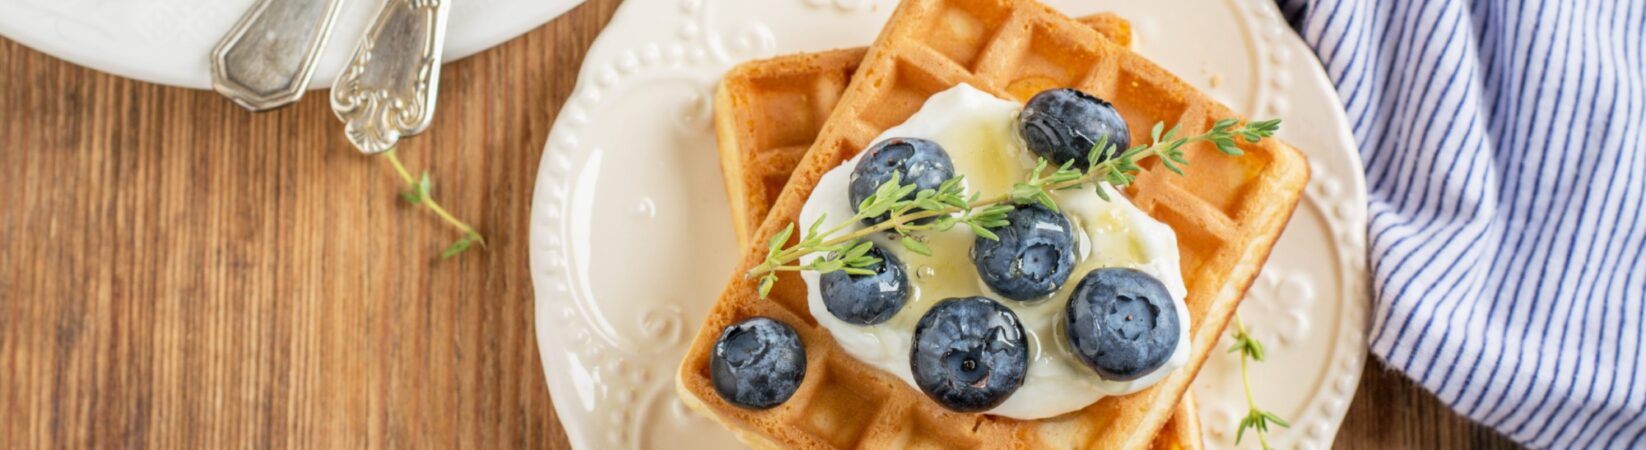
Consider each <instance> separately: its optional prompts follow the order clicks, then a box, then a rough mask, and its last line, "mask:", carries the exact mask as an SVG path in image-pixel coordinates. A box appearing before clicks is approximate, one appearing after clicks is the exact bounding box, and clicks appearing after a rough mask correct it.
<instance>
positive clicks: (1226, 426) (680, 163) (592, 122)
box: [530, 0, 1368, 448]
mask: <svg viewBox="0 0 1646 450" xmlns="http://www.w3.org/2000/svg"><path fill="white" fill-rule="evenodd" d="M1047 3H1049V4H1050V5H1052V6H1053V7H1056V8H1059V9H1061V10H1062V11H1063V12H1065V13H1069V14H1071V15H1086V14H1091V13H1095V12H1099V11H1105V10H1106V11H1115V12H1117V13H1119V14H1120V15H1121V16H1124V17H1126V18H1127V19H1129V20H1131V21H1132V23H1133V30H1134V33H1135V44H1134V48H1135V49H1136V50H1137V51H1138V52H1139V53H1141V54H1143V55H1144V56H1147V57H1149V58H1151V59H1154V60H1155V61H1157V62H1158V63H1160V64H1162V65H1163V66H1165V67H1166V68H1168V69H1170V70H1171V71H1173V72H1174V73H1176V74H1178V75H1179V76H1180V77H1181V78H1183V79H1184V80H1185V81H1187V82H1189V83H1191V84H1193V85H1194V86H1196V87H1197V88H1199V89H1202V90H1204V91H1205V92H1208V93H1209V94H1211V95H1212V96H1214V97H1215V98H1217V99H1218V100H1220V101H1222V102H1223V103H1225V104H1227V105H1229V106H1231V107H1232V108H1234V109H1235V110H1237V111H1240V112H1241V113H1243V114H1246V115H1249V116H1251V117H1256V118H1265V117H1278V118H1281V119H1284V120H1285V124H1284V125H1283V126H1282V128H1281V131H1280V133H1279V137H1280V138H1282V139H1284V140H1286V141H1287V142H1289V143H1291V144H1293V145H1295V146H1296V147H1298V148H1299V149H1302V150H1303V151H1304V152H1305V153H1306V154H1307V155H1308V157H1309V159H1310V164H1311V168H1312V172H1313V178H1312V180H1311V181H1310V183H1309V185H1308V186H1307V188H1306V189H1305V191H1304V199H1303V201H1302V202H1301V203H1300V207H1299V208H1298V211H1297V212H1296V213H1295V215H1294V216H1293V220H1292V222H1291V224H1290V226H1289V227H1288V228H1287V232H1286V233H1285V235H1284V236H1283V237H1282V238H1281V240H1280V242H1279V243H1278V244H1277V245H1276V247H1275V250H1274V253H1273V254H1272V255H1271V257H1270V259H1269V262H1268V264H1267V265H1266V266H1265V269H1264V271H1263V273H1262V274H1261V275H1260V276H1259V278H1258V279H1257V280H1256V282H1255V283H1254V284H1253V286H1252V288H1251V290H1250V291H1249V293H1248V296H1247V301H1246V302H1245V303H1244V304H1243V305H1242V307H1241V312H1242V317H1243V319H1244V322H1245V324H1246V325H1247V327H1248V328H1249V329H1250V331H1251V332H1252V333H1253V334H1254V335H1255V337H1257V338H1258V339H1260V340H1261V341H1263V342H1265V343H1266V345H1267V347H1268V349H1269V359H1268V360H1267V361H1265V362H1263V363H1258V364H1256V365H1255V366H1253V368H1252V379H1253V381H1254V383H1253V384H1254V386H1253V389H1254V391H1255V392H1256V395H1257V397H1258V401H1259V402H1260V403H1261V404H1262V406H1263V407H1264V408H1265V409H1269V410H1271V411H1274V412H1276V413H1277V414H1279V415H1281V416H1282V417H1285V418H1287V419H1290V420H1291V422H1292V427H1291V428H1288V429H1278V430H1274V431H1273V432H1272V434H1271V437H1270V442H1271V443H1272V444H1275V445H1276V446H1277V447H1282V448H1325V447H1329V446H1330V445H1331V443H1332V438H1333V437H1334V435H1335V433H1336V429H1337V427H1338V424H1339V422H1340V421H1341V419H1342V417H1343V414H1344V413H1345V412H1346V410H1347V408H1348V402H1349V400H1350V399H1351V398H1353V394H1354V390H1355V388H1356V385H1357V383H1358V378H1359V376H1360V373H1361V369H1362V365H1363V364H1364V358H1365V354H1366V352H1365V341H1364V337H1365V332H1366V309H1367V301H1368V299H1367V295H1366V292H1367V291H1366V289H1367V288H1366V285H1365V281H1364V280H1365V278H1366V276H1365V267H1364V266H1363V255H1364V245H1365V244H1364V230H1365V227H1364V223H1365V214H1366V213H1365V204H1366V199H1365V187H1364V180H1363V179H1362V177H1361V175H1360V174H1361V173H1362V172H1361V165H1360V161H1359V159H1358V156H1357V155H1356V152H1355V150H1354V148H1355V147H1354V143H1353V140H1352V137H1351V135H1350V133H1349V127H1348V124H1347V122H1346V120H1345V119H1344V116H1343V112H1342V110H1341V107H1340V106H1339V105H1340V102H1339V101H1338V99H1337V98H1336V96H1335V93H1334V90H1333V88H1332V86H1331V84H1330V82H1329V81H1328V80H1327V79H1326V77H1325V75H1324V73H1323V72H1322V71H1321V69H1320V68H1319V66H1318V63H1316V62H1315V60H1314V58H1313V57H1312V56H1311V52H1310V51H1309V49H1308V48H1307V47H1306V46H1305V45H1304V44H1303V43H1302V42H1301V41H1300V40H1298V39H1297V38H1296V36H1295V35H1294V34H1293V33H1291V31H1290V30H1289V29H1288V28H1287V27H1286V25H1285V23H1284V22H1283V21H1282V20H1281V19H1280V17H1279V14H1278V11H1276V10H1275V7H1274V5H1273V4H1272V3H1271V2H1268V1H1263V0H1192V1H1190V0H1185V1H1182V2H1153V1H1148V0H1116V1H1111V2H1098V3H1093V2H1080V1H1073V0H1067V1H1058V0H1052V1H1048V2H1047ZM893 6H895V4H894V2H893V0H718V1H716V0H629V1H628V2H626V3H625V4H624V5H623V6H622V7H620V8H619V9H618V11H617V13H616V15H615V16H614V18H613V20H612V22H611V25H609V26H608V28H607V29H606V30H605V31H604V32H603V33H602V35H601V37H600V38H599V39H598V40H597V41H596V42H595V44H594V46H593V47H592V48H591V50H590V52H589V55H588V56H587V58H586V59H585V64H584V66H583V67H582V69H581V72H580V73H579V82H578V87H577V89H576V90H575V91H574V92H573V94H572V95H571V97H570V99H569V100H568V101H567V102H566V104H565V106H564V107H563V109H562V110H561V113H560V115H559V116H558V117H557V119H556V123H555V125H554V128H553V129H552V131H551V132H550V135H549V138H548V142H547V144H546V145H545V149H544V153H543V156H542V162H541V167H540V169H539V176H538V180H537V186H536V190H535V193H534V198H533V204H532V224H531V229H532V236H531V249H530V254H531V267H532V276H533V283H534V287H535V291H536V314H537V324H538V346H539V351H540V352H541V355H542V359H543V364H544V372H545V375H546V377H547V378H548V383H549V387H550V390H551V394H552V395H553V397H554V399H555V408H556V410H557V412H558V413H559V417H560V419H561V421H562V424H563V425H564V426H565V429H566V432H567V435H568V437H569V438H570V439H571V441H572V443H573V444H574V445H575V446H578V447H580V448H664V447H666V448H727V447H733V446H736V445H737V444H736V440H734V439H733V438H732V437H731V435H730V434H729V433H726V432H724V431H721V428H720V427H719V426H717V425H715V424H714V422H712V421H710V420H708V419H706V418H702V417H698V416H696V415H694V414H693V413H692V412H690V411H689V410H687V408H685V407H684V405H682V404H681V402H680V401H679V400H678V399H677V397H676V396H675V392H674V389H673V386H674V374H675V369H676V367H677V365H678V364H679V360H680V358H681V355H682V354H683V353H684V351H685V349H686V346H687V344H688V340H689V339H690V336H693V335H695V334H696V328H697V327H698V326H699V324H700V323H701V322H702V319H703V316H704V314H705V313H706V311H707V310H708V308H709V307H710V305H711V304H712V303H713V302H714V300H715V298H716V297H717V295H718V294H719V292H720V290H721V288H722V287H723V286H724V284H725V282H726V281H727V280H728V279H729V277H731V276H733V274H732V273H731V271H732V267H733V265H734V263H735V259H736V258H737V257H738V254H739V253H740V250H741V249H740V248H738V247H737V245H736V244H735V238H734V231H733V228H732V223H731V218H730V213H729V210H728V206H727V204H726V195H725V192H724V190H723V188H722V183H721V180H720V173H719V169H718V167H719V161H718V156H717V153H716V149H715V143H714V138H713V135H714V133H713V130H712V129H711V125H712V114H711V111H710V104H711V103H712V102H711V98H712V92H713V91H714V88H715V85H716V83H717V81H718V80H719V78H720V76H721V75H722V74H723V73H724V72H725V71H726V70H727V69H728V68H730V67H731V66H732V65H735V64H737V63H739V62H742V61H746V60H750V59H756V58H763V57H769V56H775V55H779V54H787V53H793V52H799V51H815V50H824V49H831V48H841V47H852V46H860V45H864V44H867V43H869V42H870V41H871V40H873V39H874V36H875V35H876V34H877V32H878V30H879V28H880V27H881V25H882V24H883V23H884V21H885V19H886V17H887V15H888V14H890V12H891V10H892V7H893ZM1185 30H1188V31H1187V32H1186V31H1185ZM1189 170H1193V168H1192V166H1191V168H1190V169H1189ZM1227 339H1228V338H1227V336H1226V337H1225V340H1227ZM1221 347H1227V344H1226V343H1225V344H1223V345H1221ZM1193 389H1194V391H1195V392H1194V393H1195V395H1196V397H1197V399H1198V400H1199V401H1200V405H1201V407H1200V412H1201V417H1202V420H1203V426H1204V427H1205V439H1206V444H1207V446H1208V447H1209V448H1233V447H1234V445H1233V444H1234V442H1233V441H1234V437H1235V427H1236V425H1237V423H1238V421H1239V419H1240V417H1242V416H1243V415H1244V414H1245V411H1246V401H1245V398H1244V394H1243V390H1242V389H1241V387H1240V377H1239V372H1238V360H1237V359H1235V357H1234V355H1233V354H1224V353H1218V354H1215V355H1214V356H1213V357H1212V358H1210V360H1209V361H1208V362H1207V364H1206V365H1205V367H1204V369H1203V370H1202V371H1201V373H1200V377H1199V378H1198V379H1197V381H1196V382H1195V384H1194V387H1193ZM1247 444H1248V445H1250V443H1247Z"/></svg>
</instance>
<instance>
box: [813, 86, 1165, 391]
mask: <svg viewBox="0 0 1646 450" xmlns="http://www.w3.org/2000/svg"><path fill="white" fill-rule="evenodd" d="M1021 109H1022V106H1021V105H1019V104H1017V103H1015V102H1011V101H1007V100H1002V99H999V98H996V97H994V96H992V95H990V94H988V93H985V92H983V91H980V90H978V89H976V88H973V87H971V86H969V85H965V84H961V85H957V86H955V87H953V88H950V89H948V90H946V91H943V92H940V93H937V94H935V95H933V96H931V98H929V99H927V100H926V103H925V105H923V106H922V107H921V109H920V111H918V112H916V113H915V114H914V115H913V116H911V117H909V119H908V120H907V121H906V122H904V123H903V124H901V125H898V126H895V127H892V128H891V129H888V130H886V131H885V132H884V133H882V134H881V135H880V136H878V137H876V138H875V142H880V141H882V140H885V139H890V138H894V137H914V138H924V139H929V140H932V141H935V142H937V143H938V144H939V145H942V146H943V148H944V149H945V150H947V151H948V153H949V157H950V158H951V159H952V160H953V161H954V166H955V171H956V173H958V174H961V175H965V179H966V183H967V189H968V191H969V192H981V193H982V194H983V196H985V197H987V196H990V195H996V194H1001V193H1004V192H1007V191H1009V190H1010V189H1011V186H1012V184H1013V183H1015V182H1017V181H1020V180H1024V179H1027V175H1028V173H1029V171H1030V170H1032V169H1033V168H1034V164H1035V161H1036V159H1035V157H1034V155H1033V154H1032V153H1031V152H1029V151H1028V150H1027V149H1026V148H1025V147H1024V144H1023V140H1022V139H1021V138H1020V137H1019V136H1018V134H1017V126H1016V124H1017V114H1018V112H1019V111H1020V110H1021ZM864 153H866V152H863V153H859V154H858V155H857V157H856V158H853V159H852V160H850V161H847V162H846V163H844V164H841V165H840V166H839V167H836V168H834V169H833V170H830V171H829V172H828V173H826V174H824V176H823V178H822V179H821V180H820V181H819V182H818V184H817V187H816V189H814V190H813V191H812V195H811V198H809V199H808V200H807V201H806V204H805V205H804V206H803V207H802V209H801V211H800V221H799V223H802V224H809V223H812V222H813V221H815V220H817V218H818V217H819V216H820V215H823V214H828V217H829V222H830V223H831V224H833V223H838V221H839V220H844V219H845V218H848V217H851V216H852V215H853V213H852V209H851V205H850V200H849V199H848V197H847V186H848V184H849V181H850V179H851V172H852V169H853V168H854V167H856V165H857V158H861V157H863V155H864ZM1102 188H1103V189H1106V190H1107V194H1108V196H1109V198H1110V201H1104V200H1103V199H1102V198H1100V197H1098V195H1097V193H1096V192H1094V190H1093V189H1092V188H1090V187H1087V188H1082V189H1073V190H1066V191H1057V192H1053V193H1052V197H1053V198H1054V199H1055V200H1056V201H1057V204H1058V207H1059V208H1060V209H1061V210H1062V212H1063V213H1064V214H1065V215H1066V216H1068V218H1069V221H1070V222H1071V223H1072V224H1073V225H1074V227H1075V231H1076V232H1075V234H1076V239H1077V240H1078V241H1079V242H1078V243H1077V245H1076V249H1075V257H1076V261H1077V265H1076V266H1075V268H1074V270H1073V272H1072V273H1071V275H1070V277H1069V281H1068V282H1066V283H1064V285H1063V287H1062V288H1061V289H1059V290H1058V292H1056V293H1055V294H1053V295H1052V296H1051V297H1050V298H1048V299H1045V300H1039V301H1033V302H1018V301H1013V300H1009V299H1006V298H1005V297H1003V296H1000V295H998V294H995V293H994V292H993V291H992V290H990V288H989V287H988V286H987V285H985V284H984V283H983V280H982V278H980V277H978V275H977V269H976V267H975V266H974V265H973V264H972V259H971V257H970V254H971V253H970V252H971V248H972V242H973V240H974V239H975V237H974V235H973V234H972V233H971V231H970V230H968V229H967V228H966V227H964V226H960V227H955V228H954V229H951V230H949V231H946V232H935V231H928V232H926V233H925V237H926V238H927V244H928V245H929V246H930V247H931V249H932V254H933V256H924V255H920V254H918V253H914V252H910V251H908V250H907V249H904V248H903V247H902V246H901V245H899V244H898V243H897V242H895V241H894V240H892V239H887V238H886V237H885V236H875V237H873V239H875V240H876V241H877V243H878V244H880V245H881V246H882V247H883V248H885V249H887V250H889V251H891V252H892V253H894V254H895V255H896V256H897V257H898V258H899V259H901V260H902V261H903V263H904V264H905V265H907V269H908V273H909V277H910V283H911V286H912V289H911V292H910V298H909V299H908V301H907V302H906V304H905V305H904V307H903V309H902V310H901V311H898V312H897V314H896V315H895V316H893V317H892V319H891V320H889V321H886V322H884V323H881V324H877V325H869V326H862V325H854V324H850V323H847V322H844V321H841V320H840V319H837V318H835V317H834V315H833V314H830V313H829V311H828V309H827V308H826V307H824V305H823V298H822V295H821V291H822V290H821V289H819V278H820V276H819V275H818V274H817V273H815V272H801V278H803V279H804V280H805V282H806V287H807V290H808V292H809V294H808V296H809V299H808V301H809V305H810V309H811V313H812V316H813V317H815V318H816V319H817V321H818V323H820V324H822V325H823V327H824V328H826V329H828V330H829V332H830V333H831V334H832V335H833V336H834V338H835V340H836V341H837V342H839V343H840V345H841V347H843V348H845V350H846V352H847V353H848V354H850V355H852V357H854V358H857V360H859V361H862V362H863V363H865V364H868V365H871V366H874V367H876V368H879V369H881V370H885V371H887V372H890V373H892V374H894V375H896V376H897V377H898V378H901V379H903V381H904V382H907V383H909V387H911V388H913V389H916V390H919V389H920V388H919V386H917V385H916V384H915V382H914V375H913V373H912V372H911V369H910V367H909V351H910V347H911V346H912V340H913V338H914V326H915V323H916V322H918V321H919V320H920V317H921V316H923V315H925V313H926V311H927V310H929V309H931V307H932V305H935V304H936V303H937V302H939V301H941V300H943V299H947V298H953V297H970V296H984V297H988V298H991V299H994V300H995V301H997V302H999V303H1000V304H1002V305H1005V306H1006V307H1007V308H1010V309H1011V310H1012V311H1013V312H1015V313H1017V315H1018V318H1019V319H1020V321H1021V322H1022V324H1023V328H1024V331H1026V332H1027V335H1028V342H1029V368H1028V372H1027V376H1026V377H1025V379H1024V382H1023V386H1022V387H1020V388H1018V389H1017V391H1016V392H1014V393H1013V394H1012V395H1011V396H1010V397H1008V398H1007V399H1006V401H1005V402H1004V403H1001V404H1000V405H999V406H996V407H995V408H994V409H991V410H989V411H987V413H988V414H995V415H1000V416H1005V417H1011V418H1015V419H1024V420H1031V419H1041V418H1046V417H1052V416H1056V415H1060V414H1064V413H1067V412H1070V411H1075V410H1079V409H1081V408H1084V407H1086V406H1088V405H1091V404H1092V403H1094V402H1096V401H1097V400H1099V399H1101V398H1103V397H1104V396H1108V395H1124V394H1129V393H1132V392H1136V391H1139V390H1142V389H1144V388H1147V387H1149V386H1151V385H1153V384H1154V383H1156V382H1158V381H1160V380H1161V379H1162V378H1165V376H1166V375H1167V374H1169V373H1171V371H1172V370H1175V369H1177V368H1179V367H1182V366H1183V365H1184V364H1186V363H1187V362H1188V359H1189V311H1188V308H1187V307H1186V306H1185V305H1184V303H1183V299H1184V297H1185V296H1186V295H1187V293H1188V290H1187V288H1185V287H1184V284H1183V276H1182V273H1181V271H1180V269H1179V257H1178V253H1177V235H1176V234H1175V233H1173V232H1172V229H1171V227H1168V226H1166V225H1165V224H1163V223H1160V222H1158V221H1156V220H1154V219H1153V218H1151V217H1149V216H1148V215H1147V214H1144V213H1143V211H1141V210H1139V209H1137V207H1136V206H1133V205H1132V204H1131V202H1130V201H1128V200H1127V199H1126V198H1125V196H1124V195H1121V194H1120V193H1119V192H1117V191H1116V190H1114V189H1113V188H1111V187H1110V186H1108V185H1106V184H1105V185H1103V186H1102ZM860 228H862V225H861V224H855V225H854V226H853V227H852V229H854V230H855V229H860ZM819 257H822V255H821V254H814V255H809V256H806V257H804V258H802V259H801V261H800V262H801V263H802V264H805V263H808V262H810V261H811V260H813V259H816V258H819ZM1104 267H1126V268H1132V269H1137V270H1141V271H1143V272H1146V273H1148V274H1149V275H1152V276H1154V277H1155V278H1158V279H1160V281H1161V282H1162V283H1163V284H1165V285H1166V289H1167V290H1168V291H1170V292H1171V294H1172V301H1173V304H1174V305H1175V306H1176V307H1177V314H1178V317H1179V318H1180V319H1181V326H1180V327H1179V336H1178V341H1177V348H1176V350H1175V351H1174V352H1173V353H1172V355H1171V357H1170V358H1169V359H1168V360H1167V362H1166V364H1164V365H1163V366H1161V367H1160V368H1158V369H1156V370H1155V371H1154V372H1151V373H1149V374H1146V375H1144V376H1143V377H1140V378H1138V379H1135V380H1131V381H1111V380H1105V379H1102V378H1101V377H1099V376H1098V375H1097V373H1096V372H1094V371H1092V370H1091V369H1090V368H1088V367H1086V366H1085V365H1084V364H1083V363H1082V362H1081V361H1080V359H1079V357H1077V356H1075V354H1074V353H1073V351H1072V350H1070V349H1069V348H1068V347H1069V344H1068V341H1067V340H1066V339H1065V338H1064V337H1063V336H1062V333H1063V327H1064V325H1063V321H1064V318H1063V316H1064V310H1065V306H1066V304H1067V302H1068V298H1069V295H1070V293H1071V292H1073V291H1074V288H1075V286H1076V285H1078V284H1079V282H1080V280H1081V279H1082V278H1084V277H1085V275H1086V273H1087V272H1090V271H1092V270H1093V269H1098V268H1104Z"/></svg>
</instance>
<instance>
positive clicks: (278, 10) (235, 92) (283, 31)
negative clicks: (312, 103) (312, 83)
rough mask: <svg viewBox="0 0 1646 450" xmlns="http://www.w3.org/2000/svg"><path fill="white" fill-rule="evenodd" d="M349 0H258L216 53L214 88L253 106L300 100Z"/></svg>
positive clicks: (258, 108)
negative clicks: (345, 0) (327, 40)
mask: <svg viewBox="0 0 1646 450" xmlns="http://www.w3.org/2000/svg"><path fill="white" fill-rule="evenodd" d="M342 6H343V0H258V1H257V4H255V5H252V7H251V9H250V10H248V11H246V14H245V15H244V16H241V17H240V21H239V22H238V23H235V25H234V28H232V29H230V30H229V33H228V34H226V35H224V36H223V40H222V41H219V42H218V43H217V47H216V48H213V49H212V52H211V81H212V83H211V84H212V88H213V89H215V90H216V91H217V92H218V93H221V94H223V95H224V96H226V97H228V98H229V99H231V100H234V102H235V103H237V104H239V105H240V106H243V107H245V108H246V109H249V110H252V111H263V110H268V109H273V108H277V107H281V106H285V105H286V104H289V103H292V102H295V101H297V99H299V98H302V97H303V91H304V90H307V89H308V86H309V77H310V76H312V75H313V74H314V64H315V62H316V61H318V60H319V59H320V51H321V49H324V48H325V47H326V39H327V37H328V36H330V35H331V27H332V23H333V22H334V19H336V17H337V11H339V10H341V9H342Z"/></svg>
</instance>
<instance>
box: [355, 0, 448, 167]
mask: <svg viewBox="0 0 1646 450" xmlns="http://www.w3.org/2000/svg"><path fill="white" fill-rule="evenodd" d="M450 2H451V0H385V1H384V2H383V9H382V10H380V11H378V13H377V18H376V19H374V20H373V22H372V24H371V26H370V27H369V28H367V29H366V32H365V34H364V35H362V36H360V43H359V45H358V46H357V47H355V49H354V56H352V57H351V58H350V60H349V64H348V66H346V67H344V68H343V72H342V73H341V74H338V76H337V82H336V83H334V84H333V85H332V90H331V108H332V112H335V113H337V118H338V119H342V120H343V123H344V124H345V129H344V131H345V132H346V133H347V134H348V138H349V142H352V143H354V146H355V147H357V148H359V149H360V151H361V152H362V153H366V154H377V153H382V152H385V151H388V150H389V149H390V148H393V147H394V144H395V143H396V142H399V140H400V138H402V137H405V136H410V135H414V134H417V133H420V132H422V131H423V130H424V129H425V128H428V126H429V122H430V120H431V119H432V118H433V117H434V101H435V97H436V93H437V92H438V91H439V88H440V61H441V57H442V55H441V47H442V46H443V45H444V41H445V35H446V14H447V12H448V10H449V9H450V8H451V5H450Z"/></svg>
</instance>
